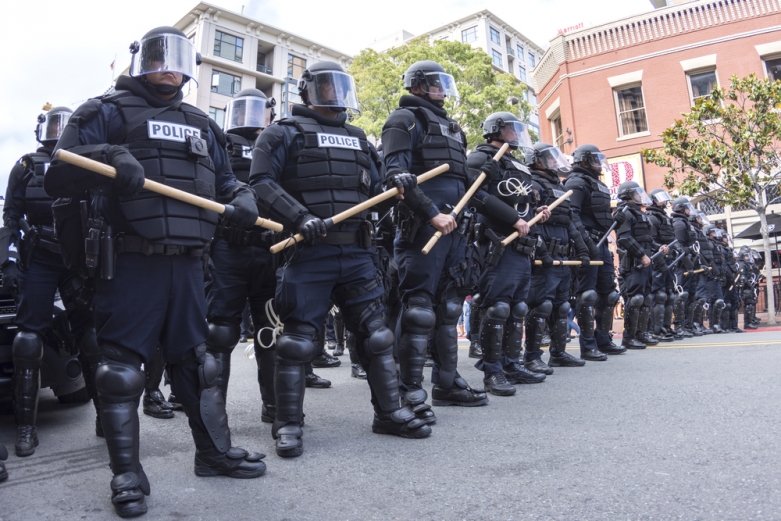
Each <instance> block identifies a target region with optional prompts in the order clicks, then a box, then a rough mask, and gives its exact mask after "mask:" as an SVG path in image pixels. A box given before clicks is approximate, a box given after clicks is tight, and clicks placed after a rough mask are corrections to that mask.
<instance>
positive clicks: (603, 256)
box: [564, 144, 626, 361]
mask: <svg viewBox="0 0 781 521" xmlns="http://www.w3.org/2000/svg"><path fill="white" fill-rule="evenodd" d="M572 159H573V161H574V164H573V167H572V173H570V174H569V176H568V177H567V181H566V182H565V183H564V187H565V188H566V189H567V190H572V192H573V193H572V196H571V197H570V198H569V201H570V206H571V207H572V217H573V220H574V222H575V226H576V227H577V229H578V231H579V232H580V235H581V237H583V241H584V242H585V244H586V247H587V248H588V250H589V256H590V257H591V258H592V259H594V260H601V261H602V262H603V264H602V266H581V267H579V268H578V269H577V280H576V281H575V284H576V288H575V295H576V296H577V303H576V305H575V307H576V313H575V316H576V318H577V319H578V326H579V327H580V335H579V337H578V340H579V341H580V356H581V358H583V359H584V360H595V361H603V360H606V359H607V357H606V356H604V354H608V355H618V354H622V353H625V352H626V348H624V347H619V346H617V345H616V344H615V343H613V340H612V338H611V336H610V330H611V328H612V327H613V309H614V308H615V306H616V302H618V297H619V295H618V291H617V290H616V282H615V267H614V266H613V254H612V253H611V252H610V248H608V244H607V240H605V241H603V242H602V244H601V245H600V246H599V247H597V244H599V241H601V240H602V239H603V238H604V236H605V234H606V233H607V231H608V229H610V227H611V226H612V225H613V215H612V211H611V210H612V209H611V207H610V189H609V188H608V187H607V185H606V184H605V183H603V182H602V180H601V177H602V173H603V172H604V171H608V170H609V166H608V164H607V159H606V158H605V155H604V154H603V153H602V152H600V150H599V148H597V147H596V146H594V145H588V144H586V145H581V146H579V147H578V148H576V149H575V151H574V152H573V154H572ZM595 319H596V324H597V327H596V328H595V327H594V320H595ZM603 353H604V354H603Z"/></svg>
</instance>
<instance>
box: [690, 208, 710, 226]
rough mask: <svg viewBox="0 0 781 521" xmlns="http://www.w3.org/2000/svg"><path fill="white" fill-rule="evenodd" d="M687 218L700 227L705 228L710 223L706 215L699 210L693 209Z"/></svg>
mask: <svg viewBox="0 0 781 521" xmlns="http://www.w3.org/2000/svg"><path fill="white" fill-rule="evenodd" d="M689 220H690V221H691V222H693V223H694V224H697V225H699V226H700V229H705V227H706V226H708V225H709V224H710V219H708V216H707V215H705V214H704V213H702V211H700V210H694V211H693V212H692V214H691V215H690V216H689Z"/></svg>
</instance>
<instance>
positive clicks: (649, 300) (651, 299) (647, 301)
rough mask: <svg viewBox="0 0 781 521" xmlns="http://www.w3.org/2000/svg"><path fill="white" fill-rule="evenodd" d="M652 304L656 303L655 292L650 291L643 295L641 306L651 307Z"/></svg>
mask: <svg viewBox="0 0 781 521" xmlns="http://www.w3.org/2000/svg"><path fill="white" fill-rule="evenodd" d="M654 304H656V294H655V293H651V294H650V295H645V296H644V297H643V306H646V307H649V308H652V307H654Z"/></svg>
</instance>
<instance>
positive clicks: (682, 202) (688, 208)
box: [673, 197, 695, 216]
mask: <svg viewBox="0 0 781 521" xmlns="http://www.w3.org/2000/svg"><path fill="white" fill-rule="evenodd" d="M673 212H676V213H682V214H685V215H689V216H691V215H694V212H695V209H694V205H693V204H691V203H690V202H689V200H688V199H687V198H686V197H678V198H676V199H675V200H673ZM687 212H688V213H687Z"/></svg>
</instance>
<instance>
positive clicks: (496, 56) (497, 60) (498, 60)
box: [491, 49, 502, 67]
mask: <svg viewBox="0 0 781 521" xmlns="http://www.w3.org/2000/svg"><path fill="white" fill-rule="evenodd" d="M491 56H492V58H491V61H492V62H493V63H494V65H496V66H497V67H501V66H502V53H500V52H499V51H497V50H496V49H491Z"/></svg>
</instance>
